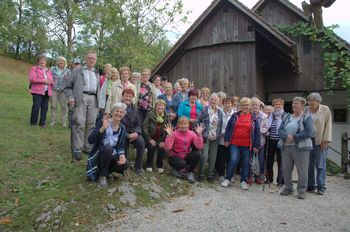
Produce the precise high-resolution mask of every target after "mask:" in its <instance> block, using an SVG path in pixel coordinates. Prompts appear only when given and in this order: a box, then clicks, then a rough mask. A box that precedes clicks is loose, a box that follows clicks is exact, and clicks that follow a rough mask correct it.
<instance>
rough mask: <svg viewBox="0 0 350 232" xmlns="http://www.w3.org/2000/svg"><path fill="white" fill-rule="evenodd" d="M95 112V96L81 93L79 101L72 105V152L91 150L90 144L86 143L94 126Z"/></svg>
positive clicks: (96, 111) (96, 110)
mask: <svg viewBox="0 0 350 232" xmlns="http://www.w3.org/2000/svg"><path fill="white" fill-rule="evenodd" d="M97 113H98V107H97V98H96V96H95V95H88V94H83V97H82V99H81V102H80V103H79V104H77V105H76V106H75V107H74V126H73V129H74V133H73V140H72V142H73V150H74V152H77V151H80V152H81V151H90V150H91V148H92V144H89V143H88V138H89V135H90V133H91V132H92V130H93V129H94V128H95V121H96V116H97Z"/></svg>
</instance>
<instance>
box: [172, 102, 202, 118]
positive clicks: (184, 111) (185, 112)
mask: <svg viewBox="0 0 350 232" xmlns="http://www.w3.org/2000/svg"><path fill="white" fill-rule="evenodd" d="M201 111H202V105H201V104H200V103H199V102H198V101H196V112H197V117H198V116H199V114H200V113H201ZM190 112H191V106H190V103H189V102H188V101H184V102H181V104H180V107H179V110H178V111H177V116H178V117H179V118H181V117H182V116H186V117H187V118H188V119H190Z"/></svg>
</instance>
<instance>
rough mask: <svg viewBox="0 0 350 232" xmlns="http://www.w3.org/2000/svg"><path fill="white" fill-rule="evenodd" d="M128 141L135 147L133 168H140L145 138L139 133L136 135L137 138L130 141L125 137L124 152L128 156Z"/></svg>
mask: <svg viewBox="0 0 350 232" xmlns="http://www.w3.org/2000/svg"><path fill="white" fill-rule="evenodd" d="M130 143H132V144H133V145H134V148H136V160H135V165H134V168H135V169H141V168H142V161H143V153H145V140H144V139H143V137H142V136H141V135H138V136H137V139H136V140H134V141H132V142H130V139H128V138H126V139H125V153H126V157H128V150H129V146H130Z"/></svg>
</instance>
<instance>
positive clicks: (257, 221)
mask: <svg viewBox="0 0 350 232" xmlns="http://www.w3.org/2000/svg"><path fill="white" fill-rule="evenodd" d="M327 178H328V179H327V188H328V190H327V192H326V194H325V195H324V196H318V195H315V194H312V193H308V194H307V195H306V199H305V200H299V199H297V198H296V195H294V196H287V197H283V196H280V195H279V192H280V191H281V189H280V188H278V187H277V186H275V185H272V186H271V187H270V188H269V187H268V185H266V188H265V191H263V189H262V186H258V185H253V186H252V187H251V188H250V189H249V190H248V191H243V190H241V189H240V188H239V184H238V183H237V182H236V183H235V184H233V185H231V186H230V187H228V188H222V187H220V186H219V182H217V184H215V185H213V186H214V187H213V188H210V187H207V186H205V185H203V184H195V185H194V186H193V188H192V193H191V194H190V195H189V196H183V197H179V198H176V199H174V200H171V201H169V202H164V203H161V204H159V205H156V206H154V207H150V208H146V207H145V208H140V209H138V210H137V211H135V210H130V211H127V212H126V214H125V215H124V217H122V218H120V219H119V220H115V221H113V222H111V223H109V224H107V225H103V226H101V227H99V231H133V232H134V231H147V232H148V231H169V232H170V231H177V232H178V231H269V232H272V231H308V232H309V231H350V180H344V179H343V178H342V177H327Z"/></svg>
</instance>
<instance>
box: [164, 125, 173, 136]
mask: <svg viewBox="0 0 350 232" xmlns="http://www.w3.org/2000/svg"><path fill="white" fill-rule="evenodd" d="M164 130H165V131H166V133H167V134H168V135H171V134H172V133H173V126H172V125H171V124H166V125H165V127H164Z"/></svg>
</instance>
